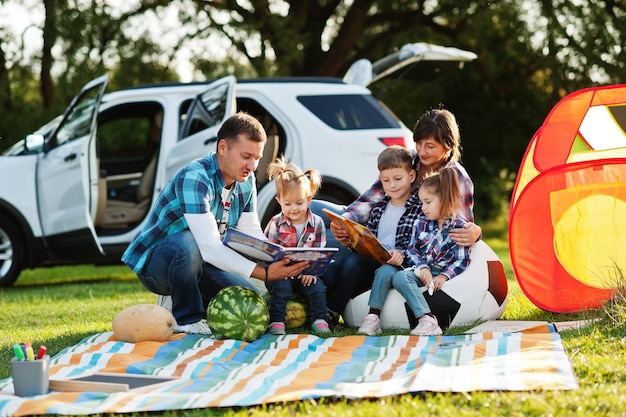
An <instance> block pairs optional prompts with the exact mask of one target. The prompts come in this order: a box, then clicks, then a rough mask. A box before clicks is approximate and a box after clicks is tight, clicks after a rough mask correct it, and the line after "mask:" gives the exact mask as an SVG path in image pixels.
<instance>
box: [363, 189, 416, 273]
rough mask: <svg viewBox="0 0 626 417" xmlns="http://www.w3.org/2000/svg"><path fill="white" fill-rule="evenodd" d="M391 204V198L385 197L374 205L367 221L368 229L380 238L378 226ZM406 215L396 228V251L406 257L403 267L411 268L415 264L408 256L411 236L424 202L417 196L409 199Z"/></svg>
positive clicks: (405, 205) (405, 204)
mask: <svg viewBox="0 0 626 417" xmlns="http://www.w3.org/2000/svg"><path fill="white" fill-rule="evenodd" d="M388 202H389V197H388V196H385V197H383V199H382V201H379V202H378V203H376V204H374V207H373V208H372V212H371V213H370V216H369V219H368V221H367V228H368V229H370V230H371V231H372V233H374V235H376V236H378V224H379V223H380V219H381V217H382V216H383V213H384V212H385V208H386V207H387V203H388ZM404 207H405V210H404V213H403V214H402V216H401V217H400V220H398V226H397V228H396V242H395V245H394V249H397V250H399V251H401V252H402V256H403V257H404V261H403V265H404V266H411V265H412V264H413V262H412V260H411V258H409V256H408V248H409V243H410V242H411V235H412V232H413V225H414V224H415V220H416V219H417V217H418V216H419V215H420V213H421V212H422V202H421V201H420V199H419V197H418V196H417V194H414V195H412V196H411V197H409V199H408V200H407V201H406V203H404Z"/></svg>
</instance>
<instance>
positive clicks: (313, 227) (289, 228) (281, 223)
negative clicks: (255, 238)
mask: <svg viewBox="0 0 626 417" xmlns="http://www.w3.org/2000/svg"><path fill="white" fill-rule="evenodd" d="M265 236H267V239H268V240H269V241H271V242H274V243H278V244H279V245H281V246H284V247H287V248H297V247H301V248H315V247H319V248H322V247H325V246H326V226H324V220H323V219H322V218H321V217H320V216H318V215H317V214H313V213H311V210H309V212H308V218H307V221H306V226H305V227H304V231H303V232H302V236H300V239H298V238H297V233H296V228H295V227H294V225H293V224H292V223H291V221H290V220H288V219H287V218H286V217H285V215H284V214H283V213H279V214H277V215H275V216H274V217H272V219H271V220H270V221H269V223H268V224H267V226H266V227H265Z"/></svg>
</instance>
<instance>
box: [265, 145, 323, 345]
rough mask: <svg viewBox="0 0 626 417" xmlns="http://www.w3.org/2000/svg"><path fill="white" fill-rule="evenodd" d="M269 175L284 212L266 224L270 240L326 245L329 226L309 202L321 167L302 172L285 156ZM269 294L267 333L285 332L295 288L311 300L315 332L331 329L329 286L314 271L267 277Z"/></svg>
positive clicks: (290, 244) (293, 244)
mask: <svg viewBox="0 0 626 417" xmlns="http://www.w3.org/2000/svg"><path fill="white" fill-rule="evenodd" d="M267 173H268V177H269V179H270V180H274V183H275V184H276V200H277V201H278V203H279V204H280V208H281V212H280V213H278V214H277V215H275V216H274V217H272V219H271V220H270V221H269V223H268V224H267V226H266V228H265V235H266V236H267V238H268V240H270V241H272V242H274V243H278V244H279V245H281V246H285V247H324V246H326V227H325V226H324V220H323V219H322V218H321V217H320V216H318V215H316V214H313V213H312V212H311V210H310V209H309V203H310V202H311V200H312V199H313V196H314V195H315V193H317V191H318V189H319V188H320V186H321V183H322V178H321V175H320V174H319V172H318V171H316V170H314V169H309V170H308V171H306V172H302V171H301V170H300V168H298V166H297V165H295V164H294V163H293V162H290V161H288V160H287V159H285V158H284V157H281V158H279V159H278V160H276V161H275V162H273V163H271V164H270V165H269V166H268V169H267ZM265 285H266V287H267V291H268V292H269V294H270V297H271V298H270V303H269V310H270V324H269V326H268V333H270V334H273V335H284V334H285V317H286V314H287V312H286V310H287V302H288V301H289V298H290V297H291V295H292V294H293V292H294V291H296V292H297V293H300V294H303V295H305V296H306V297H307V299H308V300H309V315H310V318H311V320H312V321H313V324H312V330H313V331H314V332H315V333H329V332H330V328H329V326H328V323H327V322H326V320H325V319H326V315H327V312H328V311H327V307H326V286H325V285H324V282H323V281H322V280H320V279H318V277H316V276H314V275H300V276H297V277H291V279H285V280H276V281H268V282H267V283H266V284H265Z"/></svg>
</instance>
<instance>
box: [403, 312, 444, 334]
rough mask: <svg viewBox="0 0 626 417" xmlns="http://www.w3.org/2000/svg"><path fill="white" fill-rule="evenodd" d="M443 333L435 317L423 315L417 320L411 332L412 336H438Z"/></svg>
mask: <svg viewBox="0 0 626 417" xmlns="http://www.w3.org/2000/svg"><path fill="white" fill-rule="evenodd" d="M441 333H443V331H442V330H441V327H439V322H438V321H437V319H436V318H435V317H431V316H429V315H427V314H424V315H423V316H422V317H420V318H419V320H418V323H417V326H415V328H414V329H413V330H411V334H412V335H414V336H439V335H440V334H441Z"/></svg>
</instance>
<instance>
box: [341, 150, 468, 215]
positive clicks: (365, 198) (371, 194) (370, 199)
mask: <svg viewBox="0 0 626 417" xmlns="http://www.w3.org/2000/svg"><path fill="white" fill-rule="evenodd" d="M419 165H420V161H419V158H418V157H417V156H414V159H413V169H415V172H418V171H419ZM446 167H452V168H454V169H455V171H456V173H457V175H458V177H459V185H460V188H461V189H460V191H461V200H462V202H461V203H462V205H461V207H462V209H461V210H460V212H459V214H458V215H459V217H460V218H462V219H464V220H466V221H468V222H473V221H474V183H473V182H472V180H471V178H470V177H469V175H468V174H467V171H466V170H465V168H463V166H462V165H461V164H459V163H458V162H456V161H450V162H448V163H447V164H446ZM413 193H414V194H417V186H415V189H414V190H413ZM384 196H385V191H384V190H383V184H382V183H381V182H380V179H379V180H378V181H376V182H375V183H374V184H373V185H372V186H371V187H370V188H369V189H368V190H366V191H365V192H364V193H363V194H361V195H360V196H359V197H358V198H357V199H356V200H355V201H354V202H353V203H352V204H350V205H349V206H348V208H347V209H346V211H345V212H344V213H343V214H342V216H344V217H346V218H348V219H350V220H354V221H355V222H357V223H362V224H365V223H366V222H367V220H368V218H369V216H370V213H371V211H372V208H373V207H374V205H375V204H376V203H378V202H380V201H382V199H383V198H384ZM419 207H420V209H419V211H420V214H421V211H422V209H421V208H422V203H421V202H419Z"/></svg>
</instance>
